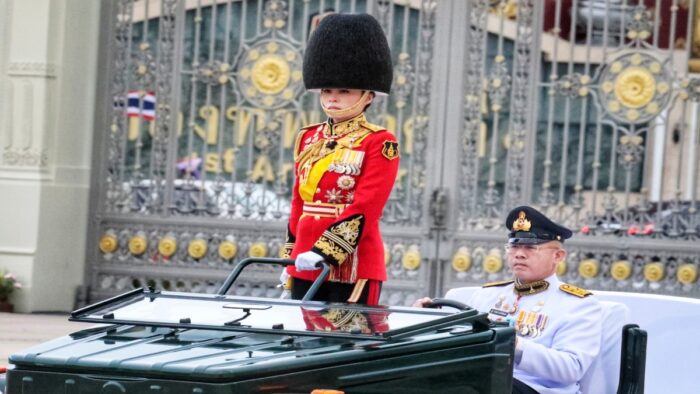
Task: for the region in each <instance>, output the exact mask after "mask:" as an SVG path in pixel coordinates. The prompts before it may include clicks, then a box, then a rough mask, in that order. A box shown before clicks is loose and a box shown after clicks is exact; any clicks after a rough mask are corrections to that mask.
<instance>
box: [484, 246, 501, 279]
mask: <svg viewBox="0 0 700 394" xmlns="http://www.w3.org/2000/svg"><path fill="white" fill-rule="evenodd" d="M483 265H484V271H486V272H488V273H489V274H495V273H497V272H501V270H503V257H501V252H500V250H498V249H491V251H489V254H488V255H486V257H484V264H483Z"/></svg>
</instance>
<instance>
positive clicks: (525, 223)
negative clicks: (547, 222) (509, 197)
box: [513, 211, 532, 231]
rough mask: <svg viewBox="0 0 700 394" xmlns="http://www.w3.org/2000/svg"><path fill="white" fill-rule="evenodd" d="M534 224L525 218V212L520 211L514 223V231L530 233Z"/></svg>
mask: <svg viewBox="0 0 700 394" xmlns="http://www.w3.org/2000/svg"><path fill="white" fill-rule="evenodd" d="M531 226H532V224H531V223H530V221H529V220H527V219H526V218H525V211H520V213H519V214H518V218H517V219H515V221H513V231H530V227H531Z"/></svg>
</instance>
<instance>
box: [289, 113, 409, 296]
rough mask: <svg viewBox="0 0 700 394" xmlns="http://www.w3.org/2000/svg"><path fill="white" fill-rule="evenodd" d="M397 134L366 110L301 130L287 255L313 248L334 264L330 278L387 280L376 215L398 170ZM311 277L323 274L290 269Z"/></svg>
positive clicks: (379, 214) (378, 217)
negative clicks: (370, 117)
mask: <svg viewBox="0 0 700 394" xmlns="http://www.w3.org/2000/svg"><path fill="white" fill-rule="evenodd" d="M398 158H399V151H398V143H397V142H396V137H394V135H392V134H391V133H389V132H388V131H387V130H386V129H384V128H382V127H379V126H375V125H373V124H370V123H368V122H367V121H366V119H365V116H364V114H360V115H358V116H357V117H355V118H353V119H350V120H347V121H344V122H341V123H338V124H331V123H328V122H327V123H321V124H315V125H311V126H308V127H305V128H303V129H302V130H301V131H300V132H299V135H298V136H297V141H296V146H295V172H294V173H295V180H294V190H293V194H292V208H291V213H290V217H289V225H288V228H287V243H286V244H285V251H286V253H285V255H286V256H288V257H290V258H292V259H294V258H296V256H297V255H298V254H299V253H303V252H307V251H309V250H311V251H314V252H316V253H318V254H320V255H322V256H323V257H324V259H325V261H327V262H329V263H330V264H331V273H330V275H329V278H328V280H330V281H334V282H342V283H355V282H357V281H358V280H360V279H373V280H379V281H384V280H386V268H385V263H384V242H383V241H382V237H381V234H380V232H379V219H380V217H381V215H382V211H383V210H384V205H385V204H386V201H387V199H388V198H389V195H390V194H391V189H392V188H393V186H394V182H395V181H396V173H397V171H398V168H399V159H398ZM287 270H288V272H289V274H290V275H291V276H293V277H295V278H300V279H304V280H314V279H315V278H316V277H317V276H318V274H319V271H318V270H315V271H297V270H296V269H295V267H294V266H289V267H288V268H287Z"/></svg>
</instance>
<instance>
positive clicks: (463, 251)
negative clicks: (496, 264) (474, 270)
mask: <svg viewBox="0 0 700 394" xmlns="http://www.w3.org/2000/svg"><path fill="white" fill-rule="evenodd" d="M471 267H472V257H471V255H470V254H469V249H467V248H464V247H462V248H459V249H458V250H457V253H455V255H454V256H453V257H452V269H453V270H455V271H456V272H467V271H469V268H471Z"/></svg>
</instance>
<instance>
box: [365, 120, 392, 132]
mask: <svg viewBox="0 0 700 394" xmlns="http://www.w3.org/2000/svg"><path fill="white" fill-rule="evenodd" d="M362 127H364V128H365V129H367V130H369V131H371V132H373V133H376V132H377V131H382V130H386V128H385V127H382V126H378V125H376V124H372V123H368V122H362Z"/></svg>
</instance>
